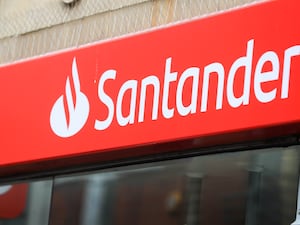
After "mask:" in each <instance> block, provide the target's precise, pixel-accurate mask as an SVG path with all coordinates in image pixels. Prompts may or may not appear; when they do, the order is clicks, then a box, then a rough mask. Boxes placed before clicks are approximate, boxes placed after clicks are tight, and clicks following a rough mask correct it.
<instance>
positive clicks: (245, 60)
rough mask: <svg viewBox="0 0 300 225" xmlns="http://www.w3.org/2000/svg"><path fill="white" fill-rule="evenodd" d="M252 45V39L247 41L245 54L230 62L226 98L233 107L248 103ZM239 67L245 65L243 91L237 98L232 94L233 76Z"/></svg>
mask: <svg viewBox="0 0 300 225" xmlns="http://www.w3.org/2000/svg"><path fill="white" fill-rule="evenodd" d="M253 45H254V40H250V41H248V44H247V53H246V56H243V57H240V58H238V59H237V60H236V61H235V62H234V63H233V64H232V66H231V68H230V70H229V74H228V81H227V99H228V103H229V104H230V105H231V106H232V107H233V108H237V107H239V106H241V105H248V104H249V96H250V80H251V68H252V55H253ZM240 67H245V76H244V92H243V94H242V96H240V97H239V98H237V97H235V95H234V78H235V75H236V72H237V70H238V69H239V68H240Z"/></svg>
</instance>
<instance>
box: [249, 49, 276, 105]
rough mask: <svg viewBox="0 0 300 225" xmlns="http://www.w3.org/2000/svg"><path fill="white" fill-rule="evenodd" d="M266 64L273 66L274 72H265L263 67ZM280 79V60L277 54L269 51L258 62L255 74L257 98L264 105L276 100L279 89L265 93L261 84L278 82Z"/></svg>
mask: <svg viewBox="0 0 300 225" xmlns="http://www.w3.org/2000/svg"><path fill="white" fill-rule="evenodd" d="M266 62H270V63H271V64H272V70H271V71H268V72H263V71H262V69H263V66H264V65H265V63H266ZM278 77H279V59H278V56H277V54H276V53H275V52H272V51H269V52H266V53H264V54H263V55H262V56H261V57H260V58H259V60H258V63H257V65H256V69H255V73H254V91H255V96H256V98H257V99H258V100H259V101H260V102H263V103H266V102H270V101H272V100H274V99H275V97H276V92H277V88H274V89H273V90H272V91H269V92H264V91H263V90H262V89H261V84H262V83H264V82H268V81H274V80H278Z"/></svg>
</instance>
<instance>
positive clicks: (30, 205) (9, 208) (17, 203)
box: [0, 180, 52, 225]
mask: <svg viewBox="0 0 300 225" xmlns="http://www.w3.org/2000/svg"><path fill="white" fill-rule="evenodd" d="M51 192H52V181H50V180H46V181H34V182H30V183H19V184H8V185H2V186H0V225H47V224H48V219H49V210H50V200H51Z"/></svg>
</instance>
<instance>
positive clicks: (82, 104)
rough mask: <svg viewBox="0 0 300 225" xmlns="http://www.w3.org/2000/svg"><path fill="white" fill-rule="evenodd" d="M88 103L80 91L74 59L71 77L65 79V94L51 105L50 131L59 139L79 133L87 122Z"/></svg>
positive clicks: (74, 60)
mask: <svg viewBox="0 0 300 225" xmlns="http://www.w3.org/2000/svg"><path fill="white" fill-rule="evenodd" d="M88 115H89V102H88V99H87V97H86V96H85V94H84V93H82V92H81V90H80V81H79V75H78V69H77V63H76V58H74V59H73V63H72V76H71V77H67V81H66V86H65V93H64V94H63V95H61V96H60V97H59V98H58V99H57V100H56V102H55V103H54V105H53V108H52V110H51V113H50V126H51V129H52V131H53V132H54V133H55V134H56V135H58V136H60V137H70V136H73V135H74V134H76V133H77V132H79V131H80V130H81V129H82V127H83V126H84V124H85V123H86V121H87V118H88Z"/></svg>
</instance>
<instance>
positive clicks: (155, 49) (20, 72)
mask: <svg viewBox="0 0 300 225" xmlns="http://www.w3.org/2000/svg"><path fill="white" fill-rule="evenodd" d="M299 8H300V1H299V0H277V1H261V2H260V3H255V4H251V5H248V6H246V7H242V8H239V9H234V10H231V11H228V12H222V13H218V14H215V15H210V16H206V17H204V18H199V19H193V20H190V21H186V22H183V23H178V24H174V25H170V26H166V27H162V28H158V29H153V30H150V31H147V32H143V33H139V34H134V35H131V36H127V37H120V38H118V39H113V40H108V41H103V42H99V43H94V44H90V45H87V46H82V47H78V48H75V49H69V50H66V51H62V52H58V53H54V54H49V55H47V56H43V57H38V58H34V59H30V60H26V61H23V62H18V63H14V64H11V65H3V66H0V94H1V100H0V101H1V111H0V123H1V128H0V132H1V148H2V149H6V150H7V151H5V153H3V155H2V156H1V157H0V165H10V164H16V163H23V162H27V161H33V160H45V159H53V158H60V157H69V156H74V155H75V156H78V155H82V154H89V153H91V152H97V153H101V152H110V151H111V152H114V153H115V152H118V151H121V150H122V149H125V148H126V149H128V148H131V147H135V146H140V145H150V144H152V143H165V142H170V141H176V140H186V139H194V138H202V137H207V136H209V137H216V136H218V135H219V134H230V133H239V132H240V131H254V130H255V131H260V132H261V131H264V129H269V128H273V127H281V126H282V125H288V124H289V125H291V124H292V125H293V124H299V123H300V100H299V97H300V92H299V88H300V29H298V28H299V27H300V19H299V12H298V9H299ZM201 140H202V139H201Z"/></svg>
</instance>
